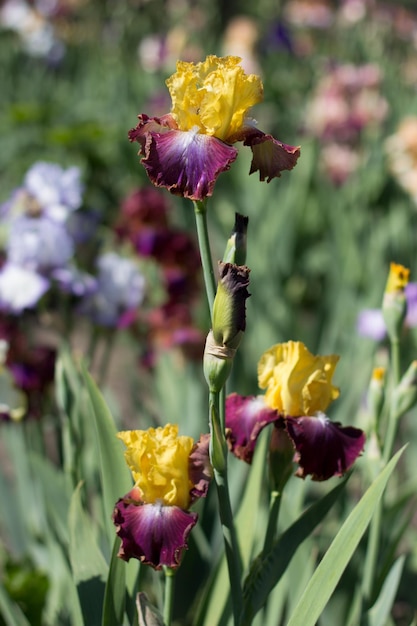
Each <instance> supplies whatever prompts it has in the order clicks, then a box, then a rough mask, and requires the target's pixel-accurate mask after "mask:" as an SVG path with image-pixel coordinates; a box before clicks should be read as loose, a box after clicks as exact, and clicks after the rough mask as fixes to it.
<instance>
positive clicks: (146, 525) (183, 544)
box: [113, 489, 198, 569]
mask: <svg viewBox="0 0 417 626" xmlns="http://www.w3.org/2000/svg"><path fill="white" fill-rule="evenodd" d="M138 494H140V492H139V490H138V489H132V491H130V492H129V493H128V494H126V496H125V497H124V498H121V499H120V500H118V501H117V503H116V506H115V509H114V513H113V522H114V524H115V526H116V533H117V535H118V536H119V537H120V539H121V540H122V543H121V546H120V549H119V553H118V556H119V557H120V558H121V559H123V560H124V561H129V559H131V558H134V559H138V560H139V561H141V562H142V563H145V564H146V565H151V566H152V567H154V568H155V569H161V568H162V567H163V566H164V565H166V566H167V567H171V568H177V567H178V566H179V565H180V561H181V556H182V553H183V551H184V550H186V549H187V548H188V546H187V538H188V535H189V534H190V531H191V529H192V528H193V526H195V524H196V523H197V519H198V515H197V513H191V512H187V511H183V510H182V509H180V508H179V507H177V506H163V505H162V504H160V503H155V504H144V503H143V502H141V501H140V500H138V499H137V498H138Z"/></svg>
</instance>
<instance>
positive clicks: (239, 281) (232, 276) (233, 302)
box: [213, 261, 250, 350]
mask: <svg viewBox="0 0 417 626" xmlns="http://www.w3.org/2000/svg"><path fill="white" fill-rule="evenodd" d="M249 272H250V270H249V268H248V267H246V266H245V265H235V264H234V263H224V262H223V261H220V262H219V275H220V280H219V282H218V285H217V293H216V297H215V299H214V305H213V337H214V340H215V342H216V344H217V345H218V346H225V347H227V348H233V349H235V350H236V349H237V347H238V346H239V343H240V340H241V338H242V333H243V332H244V330H245V328H246V307H245V302H246V299H247V298H248V297H249V295H250V294H249V292H248V289H247V287H248V285H249Z"/></svg>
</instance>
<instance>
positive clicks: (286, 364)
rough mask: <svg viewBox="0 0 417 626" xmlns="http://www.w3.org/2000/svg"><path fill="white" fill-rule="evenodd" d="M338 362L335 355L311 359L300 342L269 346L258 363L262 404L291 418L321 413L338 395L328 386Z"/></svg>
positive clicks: (336, 390) (310, 355) (337, 390)
mask: <svg viewBox="0 0 417 626" xmlns="http://www.w3.org/2000/svg"><path fill="white" fill-rule="evenodd" d="M338 360H339V357H338V356H337V355H335V354H331V355H327V356H315V355H313V354H311V352H309V350H308V349H307V348H306V346H305V345H304V344H303V343H301V342H300V341H288V342H287V343H279V344H276V345H275V346H272V348H270V349H269V350H267V351H266V352H265V353H264V354H263V355H262V357H261V358H260V360H259V363H258V383H259V387H261V389H266V392H265V403H266V405H267V406H268V407H270V408H273V409H276V410H277V411H279V412H281V413H284V414H285V415H291V416H308V415H310V416H311V415H314V414H315V413H316V412H317V411H325V410H326V408H327V407H328V406H329V404H330V403H331V402H332V401H333V400H335V399H336V398H338V397H339V394H340V391H339V389H338V388H337V387H335V386H334V385H333V384H332V378H333V374H334V370H335V368H336V365H337V362H338Z"/></svg>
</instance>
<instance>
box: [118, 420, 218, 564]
mask: <svg viewBox="0 0 417 626" xmlns="http://www.w3.org/2000/svg"><path fill="white" fill-rule="evenodd" d="M118 437H119V439H121V440H122V441H123V443H124V444H125V446H126V451H125V460H126V463H127V465H128V466H129V469H130V470H131V472H132V476H133V480H134V481H135V484H134V487H133V489H131V491H129V493H127V494H126V495H125V496H124V497H123V498H121V499H120V500H118V501H117V503H116V506H115V509H114V513H113V522H114V524H115V526H116V533H117V535H118V536H119V537H120V539H121V540H122V543H121V546H120V550H119V553H118V556H119V557H120V558H122V559H123V560H125V561H129V559H131V558H136V559H139V560H140V561H141V562H142V563H146V564H148V565H151V566H152V567H154V568H155V569H160V568H161V567H163V566H167V567H171V568H176V567H178V566H179V564H180V561H181V556H182V553H183V551H184V550H185V549H186V548H187V538H188V535H189V533H190V531H191V529H192V528H193V526H195V524H196V522H197V518H198V515H197V513H194V512H191V511H189V508H190V507H191V505H192V504H193V502H194V501H195V500H197V499H198V498H200V497H205V496H206V494H207V490H208V486H209V482H210V479H211V466H210V462H209V454H208V446H209V435H202V436H201V437H200V440H199V441H198V442H197V443H194V441H193V439H192V438H191V437H186V436H179V435H178V426H176V425H172V424H167V425H166V426H164V427H160V428H149V429H148V430H145V431H143V430H130V431H123V432H120V433H118Z"/></svg>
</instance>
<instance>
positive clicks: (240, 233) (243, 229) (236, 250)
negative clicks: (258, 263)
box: [223, 213, 249, 265]
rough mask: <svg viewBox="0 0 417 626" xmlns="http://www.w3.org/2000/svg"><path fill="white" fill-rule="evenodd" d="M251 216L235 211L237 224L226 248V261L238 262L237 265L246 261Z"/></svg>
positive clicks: (224, 259)
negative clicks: (247, 236)
mask: <svg viewBox="0 0 417 626" xmlns="http://www.w3.org/2000/svg"><path fill="white" fill-rule="evenodd" d="M248 221H249V218H248V217H245V216H244V215H241V214H240V213H235V225H234V227H233V231H232V234H231V235H230V237H229V239H228V241H227V244H226V250H225V251H224V256H223V262H224V263H236V265H244V263H245V261H246V233H247V230H248Z"/></svg>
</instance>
